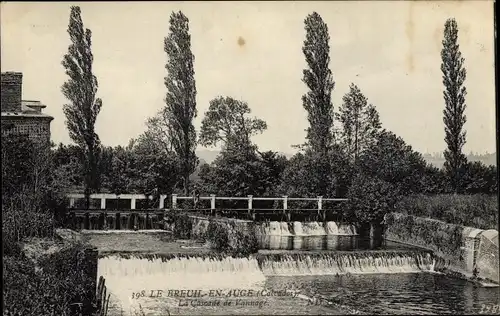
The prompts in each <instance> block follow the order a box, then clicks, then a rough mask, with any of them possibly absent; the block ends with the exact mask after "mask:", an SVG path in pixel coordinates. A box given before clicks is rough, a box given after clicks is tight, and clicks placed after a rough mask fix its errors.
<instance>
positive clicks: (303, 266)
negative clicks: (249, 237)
mask: <svg viewBox="0 0 500 316" xmlns="http://www.w3.org/2000/svg"><path fill="white" fill-rule="evenodd" d="M437 264H439V262H438V259H436V258H435V257H434V256H433V255H432V254H431V253H429V252H423V251H372V252H369V251H356V252H352V251H351V252H328V253H319V252H310V253H293V252H281V253H258V254H256V255H251V256H249V257H232V256H224V255H220V254H198V255H185V254H145V253H136V254H127V255H117V254H101V258H100V259H99V265H98V273H99V275H102V276H103V277H104V278H105V279H106V282H107V284H108V285H109V286H110V287H113V288H116V286H123V285H124V283H127V284H131V285H133V286H135V287H138V288H140V287H141V285H147V287H148V288H154V287H155V286H154V285H156V286H157V287H158V288H159V289H161V288H176V289H204V288H234V287H238V286H239V287H255V286H257V287H258V286H259V285H260V284H261V283H262V282H263V281H265V278H266V277H267V276H302V275H342V274H373V273H418V272H434V271H435V269H436V265H437Z"/></svg>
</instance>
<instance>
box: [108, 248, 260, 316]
mask: <svg viewBox="0 0 500 316" xmlns="http://www.w3.org/2000/svg"><path fill="white" fill-rule="evenodd" d="M98 275H99V276H103V277H104V278H105V280H106V286H107V288H108V289H109V290H110V291H111V293H112V294H113V298H114V299H115V300H116V301H119V302H120V305H121V307H122V308H124V309H125V310H129V309H134V308H135V304H136V303H137V302H136V301H134V299H133V298H132V293H137V292H140V291H141V290H142V289H148V290H163V291H166V290H168V289H173V290H183V289H185V290H211V289H233V288H249V289H252V288H255V289H258V288H261V287H262V285H263V283H264V281H265V276H264V274H263V273H262V271H261V270H260V268H259V265H258V262H257V260H256V259H255V258H252V257H250V258H233V257H220V256H219V257H217V256H205V257H201V256H198V257H186V256H171V255H169V256H162V255H153V254H136V255H127V256H118V255H111V256H107V257H104V258H100V259H99V262H98ZM235 276H237V277H235Z"/></svg>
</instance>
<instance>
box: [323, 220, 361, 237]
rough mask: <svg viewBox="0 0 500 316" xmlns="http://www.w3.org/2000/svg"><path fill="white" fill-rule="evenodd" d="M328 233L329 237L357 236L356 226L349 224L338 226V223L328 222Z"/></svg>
mask: <svg viewBox="0 0 500 316" xmlns="http://www.w3.org/2000/svg"><path fill="white" fill-rule="evenodd" d="M326 233H327V234H328V235H348V236H352V235H357V233H356V227H354V225H349V224H340V225H338V224H337V223H336V222H331V221H330V222H327V223H326Z"/></svg>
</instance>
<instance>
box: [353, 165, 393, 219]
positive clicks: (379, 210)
mask: <svg viewBox="0 0 500 316" xmlns="http://www.w3.org/2000/svg"><path fill="white" fill-rule="evenodd" d="M397 196H398V195H397V190H396V189H395V188H394V187H393V186H392V185H391V184H390V183H388V182H386V181H383V180H381V179H378V178H374V177H370V176H366V175H364V174H359V175H357V176H356V177H355V178H354V180H353V182H352V185H351V187H350V188H349V192H348V194H347V198H348V199H349V200H348V202H347V203H346V211H347V212H346V218H348V219H349V220H350V221H352V222H357V223H361V224H363V223H380V222H381V221H382V220H383V219H384V216H385V214H387V213H390V212H393V211H394V205H395V204H396V201H397Z"/></svg>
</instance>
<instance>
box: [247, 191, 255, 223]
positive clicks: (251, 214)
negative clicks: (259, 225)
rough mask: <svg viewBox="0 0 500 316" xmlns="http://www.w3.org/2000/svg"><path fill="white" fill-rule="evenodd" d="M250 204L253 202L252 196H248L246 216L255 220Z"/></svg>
mask: <svg viewBox="0 0 500 316" xmlns="http://www.w3.org/2000/svg"><path fill="white" fill-rule="evenodd" d="M252 202H253V195H248V215H249V217H250V218H252V219H255V216H254V212H253V205H252V204H253V203H252Z"/></svg>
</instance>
